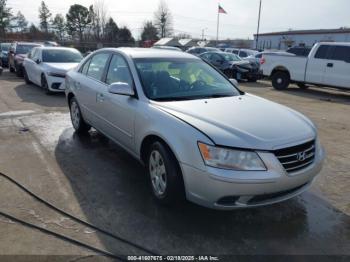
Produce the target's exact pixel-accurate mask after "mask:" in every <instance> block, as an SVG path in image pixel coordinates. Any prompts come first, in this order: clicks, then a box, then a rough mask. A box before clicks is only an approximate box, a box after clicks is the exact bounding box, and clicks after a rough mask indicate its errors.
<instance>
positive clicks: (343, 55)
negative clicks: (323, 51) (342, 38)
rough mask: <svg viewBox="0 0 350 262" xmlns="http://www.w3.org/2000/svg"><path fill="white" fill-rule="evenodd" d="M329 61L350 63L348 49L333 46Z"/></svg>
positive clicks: (349, 49) (349, 50)
mask: <svg viewBox="0 0 350 262" xmlns="http://www.w3.org/2000/svg"><path fill="white" fill-rule="evenodd" d="M332 49H333V50H332V52H331V54H330V57H329V59H331V60H337V61H344V62H350V47H348V46H334V47H333V48H332Z"/></svg>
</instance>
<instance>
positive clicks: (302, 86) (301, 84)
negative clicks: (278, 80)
mask: <svg viewBox="0 0 350 262" xmlns="http://www.w3.org/2000/svg"><path fill="white" fill-rule="evenodd" d="M297 86H298V87H299V88H300V89H303V90H306V89H308V88H309V86H307V85H306V84H304V83H297Z"/></svg>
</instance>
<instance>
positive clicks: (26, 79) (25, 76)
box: [23, 68, 32, 85]
mask: <svg viewBox="0 0 350 262" xmlns="http://www.w3.org/2000/svg"><path fill="white" fill-rule="evenodd" d="M23 75H24V81H25V82H26V84H27V85H30V84H31V83H32V82H30V80H29V77H28V74H27V71H26V69H25V68H23Z"/></svg>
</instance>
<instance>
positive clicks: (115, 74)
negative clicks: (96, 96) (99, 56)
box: [106, 55, 133, 86]
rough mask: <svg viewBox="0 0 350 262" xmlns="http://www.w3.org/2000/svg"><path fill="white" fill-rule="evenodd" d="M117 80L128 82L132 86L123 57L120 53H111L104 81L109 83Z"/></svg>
mask: <svg viewBox="0 0 350 262" xmlns="http://www.w3.org/2000/svg"><path fill="white" fill-rule="evenodd" d="M117 82H122V83H128V84H129V85H130V86H133V79H132V76H131V73H130V70H129V67H128V65H127V63H126V61H125V59H124V58H123V57H122V56H120V55H113V57H112V60H111V63H110V64H109V68H108V73H107V78H106V83H107V84H108V85H110V84H112V83H117Z"/></svg>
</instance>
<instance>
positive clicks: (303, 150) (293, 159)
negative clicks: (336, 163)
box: [274, 141, 315, 173]
mask: <svg viewBox="0 0 350 262" xmlns="http://www.w3.org/2000/svg"><path fill="white" fill-rule="evenodd" d="M274 154H275V155H276V157H277V158H278V160H279V161H280V163H281V164H282V166H283V167H284V169H285V170H286V171H287V172H288V173H293V172H297V171H299V170H302V169H304V168H306V167H308V166H309V165H311V164H312V163H313V162H314V160H315V141H310V142H307V143H305V144H302V145H298V146H293V147H289V148H284V149H280V150H276V151H274Z"/></svg>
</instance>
